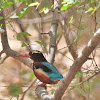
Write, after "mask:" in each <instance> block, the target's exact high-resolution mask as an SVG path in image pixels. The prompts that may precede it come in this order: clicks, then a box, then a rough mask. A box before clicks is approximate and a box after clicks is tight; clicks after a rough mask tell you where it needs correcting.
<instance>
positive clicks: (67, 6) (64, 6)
mask: <svg viewBox="0 0 100 100" xmlns="http://www.w3.org/2000/svg"><path fill="white" fill-rule="evenodd" d="M70 6H72V4H68V5H63V6H62V7H61V11H63V10H67V9H68V8H69V7H70Z"/></svg>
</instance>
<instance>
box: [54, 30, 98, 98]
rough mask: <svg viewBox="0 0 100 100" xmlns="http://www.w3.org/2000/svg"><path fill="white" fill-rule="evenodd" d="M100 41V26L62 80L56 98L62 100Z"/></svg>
mask: <svg viewBox="0 0 100 100" xmlns="http://www.w3.org/2000/svg"><path fill="white" fill-rule="evenodd" d="M99 42H100V28H99V29H98V31H97V32H96V33H95V34H94V36H93V38H92V39H91V40H90V41H89V42H88V45H87V46H86V47H85V48H84V49H83V51H82V53H81V54H80V55H79V56H78V57H77V59H76V60H75V62H74V63H73V65H72V66H71V67H70V70H69V71H68V73H67V74H66V76H65V77H64V78H63V79H62V81H61V82H60V84H59V86H58V88H57V89H56V91H55V94H54V100H61V97H62V96H63V94H64V92H65V90H66V89H67V88H68V86H69V84H70V83H71V81H72V80H73V79H74V77H75V74H76V73H77V72H78V71H79V70H80V68H81V66H82V65H83V64H84V62H85V61H87V59H88V56H89V55H90V54H91V53H92V51H93V50H94V49H95V48H96V46H97V45H98V44H99Z"/></svg>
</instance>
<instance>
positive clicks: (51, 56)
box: [48, 0, 60, 63]
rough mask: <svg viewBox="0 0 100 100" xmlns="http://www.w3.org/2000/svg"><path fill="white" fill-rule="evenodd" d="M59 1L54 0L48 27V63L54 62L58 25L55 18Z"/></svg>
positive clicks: (57, 13)
mask: <svg viewBox="0 0 100 100" xmlns="http://www.w3.org/2000/svg"><path fill="white" fill-rule="evenodd" d="M59 2H60V0H54V13H53V20H52V24H51V29H50V47H49V53H48V61H49V62H50V63H53V62H54V58H55V51H56V33H57V27H58V19H55V18H56V17H57V16H58V15H59Z"/></svg>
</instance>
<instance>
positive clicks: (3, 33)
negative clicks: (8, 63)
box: [0, 9, 32, 69]
mask: <svg viewBox="0 0 100 100" xmlns="http://www.w3.org/2000/svg"><path fill="white" fill-rule="evenodd" d="M0 16H2V17H3V18H4V15H3V9H1V11H0ZM0 24H2V27H1V28H2V30H4V31H0V33H1V40H2V46H3V52H5V53H6V54H7V56H11V57H13V58H15V59H17V60H19V61H21V62H22V63H24V64H25V65H27V66H28V67H29V68H31V69H32V61H31V60H29V59H25V58H18V57H15V56H16V55H19V53H18V52H16V51H14V50H12V49H11V48H10V46H9V43H8V38H7V32H6V26H5V21H4V19H1V20H0Z"/></svg>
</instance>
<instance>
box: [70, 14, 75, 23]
mask: <svg viewBox="0 0 100 100" xmlns="http://www.w3.org/2000/svg"><path fill="white" fill-rule="evenodd" d="M73 19H74V16H73V15H72V16H71V18H70V21H69V23H70V24H71V23H72V22H73Z"/></svg>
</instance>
